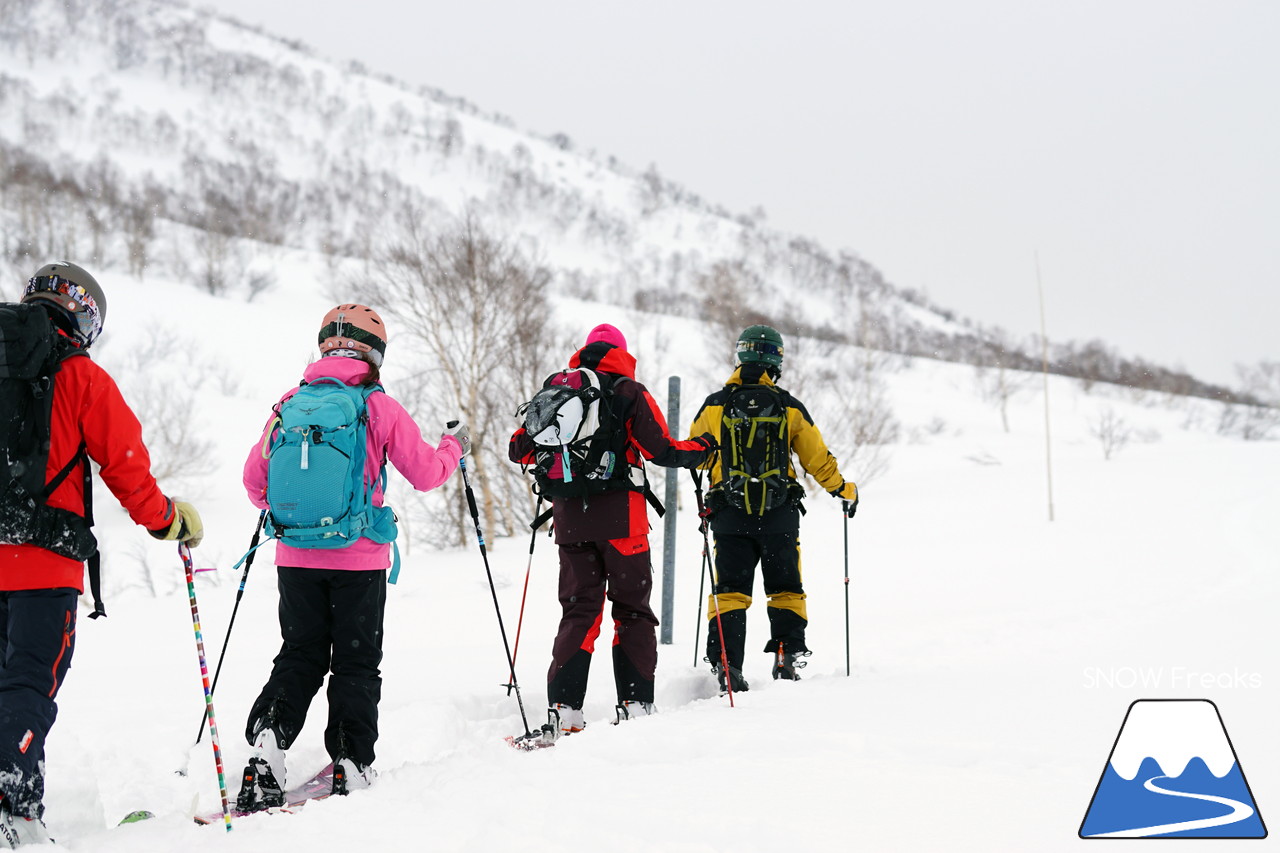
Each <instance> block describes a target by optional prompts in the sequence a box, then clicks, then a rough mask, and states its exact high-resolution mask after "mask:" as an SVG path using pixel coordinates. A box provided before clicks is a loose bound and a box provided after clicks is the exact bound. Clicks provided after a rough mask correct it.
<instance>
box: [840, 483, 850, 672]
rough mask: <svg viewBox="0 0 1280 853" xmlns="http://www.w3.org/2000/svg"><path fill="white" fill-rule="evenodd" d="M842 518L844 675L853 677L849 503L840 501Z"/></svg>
mask: <svg viewBox="0 0 1280 853" xmlns="http://www.w3.org/2000/svg"><path fill="white" fill-rule="evenodd" d="M840 508H841V509H842V510H843V512H842V513H841V514H842V515H843V516H844V674H845V676H846V677H848V676H851V675H853V666H852V664H851V662H850V656H849V502H848V501H841V502H840Z"/></svg>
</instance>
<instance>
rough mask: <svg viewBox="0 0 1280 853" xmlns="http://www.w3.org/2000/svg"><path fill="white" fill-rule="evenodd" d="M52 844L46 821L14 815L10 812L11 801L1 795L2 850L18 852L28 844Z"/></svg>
mask: <svg viewBox="0 0 1280 853" xmlns="http://www.w3.org/2000/svg"><path fill="white" fill-rule="evenodd" d="M52 843H53V839H52V838H50V837H49V830H48V829H47V828H46V827H45V825H44V821H42V820H40V818H38V817H19V816H17V815H15V814H13V812H11V811H9V801H8V800H6V799H5V798H4V795H2V794H0V849H4V850H17V849H18V848H19V847H22V846H23V845H26V844H52Z"/></svg>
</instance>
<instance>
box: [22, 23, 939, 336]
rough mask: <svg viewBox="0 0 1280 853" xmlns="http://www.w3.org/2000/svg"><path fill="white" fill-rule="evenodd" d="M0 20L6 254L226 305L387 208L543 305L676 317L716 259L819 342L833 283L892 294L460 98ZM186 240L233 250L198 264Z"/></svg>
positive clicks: (165, 38) (363, 230) (194, 42)
mask: <svg viewBox="0 0 1280 853" xmlns="http://www.w3.org/2000/svg"><path fill="white" fill-rule="evenodd" d="M4 15H5V20H4V21H3V22H2V23H0V45H2V46H3V47H4V54H3V58H2V59H0V82H3V87H2V88H0V110H3V116H4V118H5V120H4V121H3V122H0V156H3V158H4V165H6V166H7V167H8V171H9V172H10V173H11V174H12V176H13V178H14V181H13V184H12V185H11V186H10V187H8V188H7V190H6V192H5V193H4V197H3V204H0V211H3V213H4V214H5V215H6V216H7V217H8V218H9V219H10V222H9V224H10V226H11V229H10V233H9V235H8V239H7V242H8V245H7V246H6V247H5V254H6V255H8V256H12V255H13V254H14V253H15V251H19V250H20V249H21V248H22V240H23V239H25V240H29V241H31V244H30V245H29V246H28V247H27V248H29V249H30V250H31V251H32V252H33V253H34V254H37V255H40V254H43V253H44V252H46V251H55V252H64V253H69V254H75V255H77V256H78V257H81V258H82V259H85V260H89V259H90V255H91V254H92V255H93V256H94V258H93V259H94V260H100V261H106V262H109V263H113V264H116V265H119V266H122V267H128V268H131V269H135V271H140V270H141V269H142V268H143V267H142V266H140V265H139V264H143V263H144V264H145V268H146V269H148V270H149V271H151V272H152V273H161V274H163V273H165V272H171V273H173V274H175V275H177V276H178V277H180V278H187V279H189V280H207V279H208V277H209V276H210V275H212V276H213V277H215V278H218V279H222V278H226V279H227V284H226V286H227V287H233V288H234V287H239V286H241V284H240V280H241V279H244V278H246V277H248V276H251V275H253V274H255V273H256V274H257V275H259V276H264V275H270V274H271V273H272V271H273V270H274V268H275V267H276V265H277V262H278V257H279V253H280V251H281V250H282V249H284V248H286V247H288V248H308V249H313V250H319V251H323V252H324V253H325V254H326V255H327V256H329V257H331V258H337V257H351V256H357V255H362V254H364V253H367V251H368V249H369V244H370V243H371V242H372V241H375V240H376V239H378V238H379V237H380V236H382V235H383V234H384V233H385V232H386V231H387V230H389V229H395V228H396V227H397V225H398V223H399V222H401V221H402V220H403V218H404V216H405V210H406V209H407V208H415V209H418V210H420V211H421V212H422V213H423V214H424V215H425V216H426V217H428V218H429V219H432V220H436V221H439V220H440V219H442V218H444V217H448V216H452V215H458V214H460V213H461V212H463V210H464V209H465V210H471V211H473V212H477V213H479V214H481V215H483V216H484V218H485V220H486V221H487V222H489V223H491V224H492V226H493V227H494V228H498V229H501V230H503V231H504V232H507V233H514V234H518V235H519V236H520V237H521V238H522V239H523V240H524V241H525V242H526V243H527V244H528V245H529V246H531V247H536V251H537V254H539V256H540V257H541V258H542V259H543V260H544V261H545V262H546V263H547V265H548V266H549V267H551V268H552V269H554V270H555V271H556V273H557V274H556V286H557V288H558V289H560V290H561V291H562V292H565V293H573V294H575V295H579V296H587V297H603V298H606V300H607V301H611V302H617V303H623V304H630V303H632V302H633V301H635V302H638V303H642V302H645V301H648V302H650V303H652V302H654V301H655V298H656V295H657V294H661V295H662V299H661V300H660V301H664V302H670V301H671V299H672V298H674V297H676V296H679V295H680V294H682V293H683V298H685V299H686V300H687V299H689V298H691V297H692V293H693V291H694V290H695V288H696V281H697V279H698V278H699V276H701V275H704V274H706V273H708V272H709V271H711V270H712V269H713V267H714V265H715V264H716V263H719V262H725V263H732V264H736V265H741V267H742V286H743V288H744V289H745V293H747V294H748V295H749V296H750V298H751V299H752V301H753V302H754V303H755V305H754V307H755V308H756V309H757V310H760V311H764V312H772V313H774V314H775V315H776V314H783V313H785V314H786V315H787V316H789V317H791V318H793V320H794V322H796V323H798V324H801V325H811V326H814V327H815V328H817V327H828V326H829V323H830V320H831V318H830V317H829V315H828V313H827V312H826V307H827V303H829V300H830V299H831V298H833V297H834V296H835V295H836V294H837V292H838V291H839V290H841V289H843V290H848V289H849V287H850V285H851V283H854V282H856V283H858V284H859V285H860V286H861V287H862V288H864V289H870V290H871V291H874V293H875V296H876V299H877V301H879V300H880V299H881V298H883V297H886V296H888V295H889V294H891V293H892V288H891V287H889V286H888V285H887V284H886V283H884V282H883V281H882V280H881V279H880V276H879V274H878V273H877V272H876V271H875V270H874V269H873V268H872V267H871V266H870V265H868V264H867V263H865V262H864V261H862V260H861V259H859V258H857V257H856V256H855V255H853V254H852V253H850V252H847V251H845V252H832V251H830V250H827V249H824V248H822V247H819V246H817V245H815V244H814V243H812V242H811V241H808V240H803V239H799V238H797V237H795V236H794V235H787V234H782V233H778V232H774V231H771V230H769V229H766V228H763V227H759V226H758V225H757V223H756V222H755V221H754V220H753V219H752V218H750V217H747V216H733V215H731V214H730V213H729V212H728V211H726V210H724V209H722V208H718V207H713V206H712V205H710V204H709V203H707V202H705V201H703V200H701V199H699V198H698V197H696V196H694V195H693V194H692V193H690V192H688V191H687V190H684V189H683V188H680V187H677V186H674V185H672V184H670V183H669V182H668V181H666V180H665V179H663V178H662V177H661V176H660V175H658V174H657V173H656V171H653V170H649V171H646V172H642V171H641V170H639V169H634V168H630V167H628V166H624V165H622V164H620V163H617V162H616V161H614V160H613V158H610V157H606V156H602V155H598V154H596V153H594V152H581V151H576V150H575V149H574V146H573V144H572V142H571V141H569V140H567V139H565V138H563V137H554V138H550V139H541V138H536V137H533V136H531V135H529V134H527V133H524V132H522V131H520V130H518V129H516V128H515V127H513V126H512V123H511V122H510V120H507V119H504V118H502V117H500V116H492V115H486V114H484V113H481V112H480V111H479V110H478V109H477V108H475V107H474V106H472V105H470V104H468V103H466V102H465V101H462V100H460V99H458V98H454V97H450V96H447V95H445V94H443V93H440V92H437V91H434V90H413V89H410V88H409V87H407V86H405V85H404V84H401V83H398V82H396V81H394V80H389V79H383V78H377V77H374V76H371V75H370V74H368V73H367V72H365V71H364V70H363V69H362V68H360V67H359V66H355V65H351V66H345V67H340V66H339V65H337V64H336V63H333V62H330V61H328V60H326V59H324V58H322V57H318V56H316V55H313V54H312V53H311V52H310V51H309V50H307V49H306V48H305V47H303V46H301V45H298V44H296V43H291V42H287V41H284V40H282V39H280V38H278V37H275V36H271V35H267V34H264V33H260V32H257V31H254V30H252V29H250V28H247V27H245V26H243V25H241V24H239V23H237V22H235V21H232V20H229V19H225V18H222V17H220V16H218V15H217V14H214V13H210V12H208V11H204V10H196V9H194V8H192V7H189V6H187V5H186V4H184V3H182V2H173V1H172V0H119V2H113V3H110V4H99V3H87V4H73V6H67V5H65V4H62V3H59V2H53V0H18V2H14V3H8V4H6V6H5V10H4ZM61 39H68V40H74V42H75V44H76V45H77V47H76V49H75V50H74V51H59V52H58V55H57V57H56V61H51V60H50V57H49V56H48V55H47V54H45V53H44V52H43V51H42V49H41V47H40V45H41V44H44V43H48V42H50V41H54V40H61ZM50 184H53V185H55V186H56V192H59V193H65V194H67V195H69V196H72V197H76V199H77V200H80V201H84V202H85V203H86V204H87V206H88V207H89V208H90V210H89V212H88V214H87V217H86V219H85V221H83V222H75V223H73V222H72V221H71V220H70V217H71V216H72V214H71V211H70V210H68V211H66V212H64V213H63V214H61V215H60V216H59V217H54V218H53V219H52V220H49V219H46V217H45V216H44V215H43V213H42V212H41V211H39V210H33V207H39V206H41V205H43V204H44V203H46V202H47V201H48V200H49V197H48V196H47V195H42V194H41V192H42V191H41V190H40V187H44V188H45V189H48V188H49V185H50ZM149 217H155V220H154V233H147V232H146V229H145V225H146V222H150V221H151V220H150V218H149ZM99 219H105V220H107V222H106V223H101V222H99ZM138 220H145V221H141V222H139V226H138V228H134V227H132V226H129V227H127V228H126V227H123V226H122V223H123V222H125V221H129V222H134V221H138ZM104 228H105V229H106V233H103V230H104ZM192 229H194V230H192ZM125 231H127V232H128V233H127V234H125V233H120V232H125ZM112 232H115V233H112ZM201 232H212V233H213V234H215V235H222V236H224V237H229V238H234V239H235V242H234V244H233V245H229V246H215V245H213V243H212V242H211V241H210V238H209V237H208V236H207V235H206V234H203V233H201ZM72 247H74V248H76V249H78V251H71V248H72ZM214 253H220V254H225V255H226V257H220V258H217V259H215V258H213V257H212V255H213V254H214ZM135 265H139V266H136V268H135ZM766 283H767V284H768V287H764V286H762V285H764V284H766ZM800 285H803V290H802V289H801V288H800ZM217 286H219V287H220V286H222V285H221V284H219V285H217ZM787 291H791V292H792V294H791V296H790V297H789V298H788V297H785V296H784V294H786V293H787ZM895 303H896V306H897V310H901V308H902V307H903V306H904V305H905V303H903V302H902V301H901V300H896V299H895ZM889 307H890V306H878V307H877V311H882V310H883V311H888V310H889ZM855 314H856V312H852V313H851V312H846V316H845V317H843V318H842V321H843V322H846V323H849V324H852V323H853V322H854V320H855V319H856V317H855ZM886 316H887V315H886ZM902 322H903V323H905V324H907V325H908V326H914V323H915V322H916V321H915V320H914V319H913V320H910V321H908V320H907V318H906V317H905V316H903V318H902ZM851 329H852V326H851V325H849V326H844V327H843V328H839V329H834V330H833V331H838V332H840V333H847V332H848V331H850V330H851Z"/></svg>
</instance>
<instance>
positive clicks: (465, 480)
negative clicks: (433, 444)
mask: <svg viewBox="0 0 1280 853" xmlns="http://www.w3.org/2000/svg"><path fill="white" fill-rule="evenodd" d="M456 424H457V421H449V423H448V424H447V425H446V426H447V427H448V428H449V429H452V428H453V427H454V426H455V425H456ZM458 470H459V471H461V472H462V488H463V491H465V492H466V494H467V509H468V510H470V512H471V523H472V524H473V525H475V528H476V542H478V543H480V558H481V559H482V560H484V573H485V576H486V577H488V578H489V593H490V595H492V596H493V609H494V610H495V611H496V612H497V614H498V630H499V631H500V632H501V633H502V648H503V649H504V650H505V651H506V653H507V672H509V673H510V674H511V679H510V681H509V682H508V683H507V684H505V685H503V686H504V687H506V688H507V695H510V694H511V691H512V690H515V692H516V707H518V708H519V709H520V722H521V723H523V724H524V737H525V738H526V739H532V738H533V733H532V732H530V731H529V718H528V717H527V716H525V713H524V699H523V698H522V697H521V696H520V683H519V682H518V681H516V661H515V657H514V656H512V654H511V644H510V643H508V642H507V628H506V626H505V625H504V624H503V622H502V608H501V607H499V606H498V589H497V587H496V586H494V584H493V572H492V571H490V569H489V551H488V549H487V548H486V547H485V544H484V531H483V530H481V529H480V510H479V509H478V508H477V507H476V493H475V492H474V491H473V490H472V489H471V477H470V476H469V475H468V474H467V457H465V456H463V457H462V458H460V459H459V460H458Z"/></svg>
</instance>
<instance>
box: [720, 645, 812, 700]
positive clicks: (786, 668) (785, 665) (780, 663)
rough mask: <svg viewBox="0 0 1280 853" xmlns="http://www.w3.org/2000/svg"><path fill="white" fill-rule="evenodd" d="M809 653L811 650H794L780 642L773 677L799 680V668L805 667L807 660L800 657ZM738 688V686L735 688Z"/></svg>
mask: <svg viewBox="0 0 1280 853" xmlns="http://www.w3.org/2000/svg"><path fill="white" fill-rule="evenodd" d="M807 654H809V652H793V651H790V650H788V649H786V648H784V646H783V644H782V643H778V651H777V652H776V653H775V654H774V662H773V678H774V680H775V681H777V680H778V679H780V678H781V679H783V680H785V681H799V680H800V673H798V672H796V670H798V669H804V667H805V663H806V662H805V661H803V660H800V658H802V657H804V656H805V655H807ZM735 689H736V688H735Z"/></svg>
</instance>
